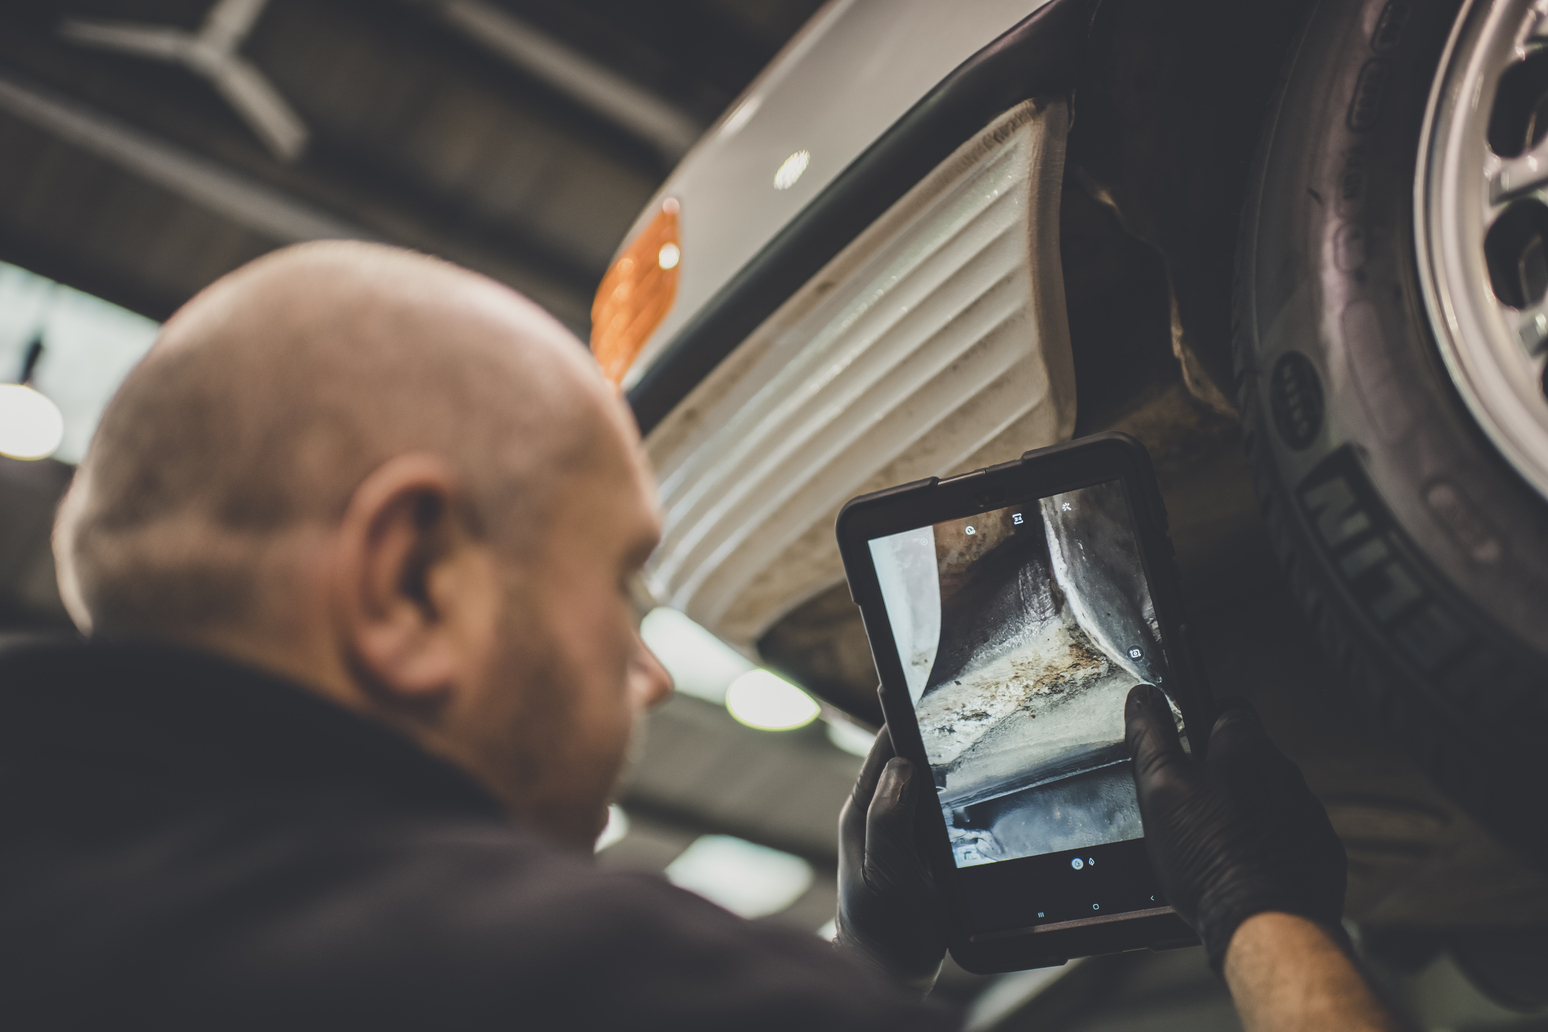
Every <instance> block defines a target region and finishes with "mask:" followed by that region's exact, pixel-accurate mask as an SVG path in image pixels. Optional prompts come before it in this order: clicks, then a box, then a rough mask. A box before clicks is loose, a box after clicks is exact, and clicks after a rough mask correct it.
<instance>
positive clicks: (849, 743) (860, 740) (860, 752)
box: [828, 717, 876, 756]
mask: <svg viewBox="0 0 1548 1032" xmlns="http://www.w3.org/2000/svg"><path fill="white" fill-rule="evenodd" d="M828 741H830V742H832V743H833V744H834V745H836V746H838V748H840V749H842V750H844V751H845V752H847V753H849V754H850V755H852V756H868V755H870V752H871V746H872V745H873V744H874V743H875V742H876V736H875V735H874V734H872V733H871V732H869V731H867V730H866V729H865V728H863V727H861V726H860V725H859V724H851V723H850V722H849V721H847V720H844V719H842V718H839V717H834V718H832V719H830V720H829V721H828Z"/></svg>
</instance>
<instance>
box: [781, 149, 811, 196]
mask: <svg viewBox="0 0 1548 1032" xmlns="http://www.w3.org/2000/svg"><path fill="white" fill-rule="evenodd" d="M811 161H812V154H811V151H804V150H798V151H796V152H795V153H794V154H792V155H790V157H788V158H786V159H785V160H784V162H783V163H782V164H781V165H780V166H779V171H777V172H775V173H774V189H776V190H788V189H790V188H791V187H792V186H795V185H796V180H798V179H800V178H801V173H802V172H805V171H806V166H807V165H809V164H811Z"/></svg>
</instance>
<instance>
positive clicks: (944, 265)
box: [646, 99, 1075, 653]
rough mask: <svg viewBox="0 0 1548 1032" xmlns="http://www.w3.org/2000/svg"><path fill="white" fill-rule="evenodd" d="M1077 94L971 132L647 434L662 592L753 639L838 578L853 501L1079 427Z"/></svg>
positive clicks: (730, 632) (725, 634)
mask: <svg viewBox="0 0 1548 1032" xmlns="http://www.w3.org/2000/svg"><path fill="white" fill-rule="evenodd" d="M1068 124H1069V123H1068V107H1067V106H1066V104H1065V102H1064V101H1063V100H1062V99H1051V100H1044V101H1037V100H1030V101H1026V102H1024V103H1022V104H1019V105H1017V106H1016V107H1014V108H1012V109H1011V110H1009V111H1007V112H1006V113H1005V114H1004V115H1002V116H1001V117H1000V118H999V119H997V120H996V121H995V122H994V123H993V124H992V125H990V126H987V127H985V128H984V129H983V130H981V131H980V132H979V133H977V134H975V135H974V136H973V138H971V139H969V140H968V141H967V142H966V143H964V144H963V145H962V146H961V147H960V148H958V150H957V151H956V152H955V153H954V154H952V155H951V156H950V157H949V158H947V160H945V161H943V162H941V164H940V165H939V166H937V167H936V169H935V170H934V171H932V172H931V173H930V174H928V175H927V176H925V178H924V179H922V180H921V181H920V182H919V183H918V184H917V185H916V186H915V187H914V188H913V189H912V190H910V191H909V192H908V194H906V195H905V196H904V197H903V198H902V199H900V200H899V201H898V202H897V203H895V204H894V205H893V206H892V207H891V208H890V209H889V210H888V211H887V212H886V213H885V214H883V215H882V216H881V217H880V218H878V219H877V220H876V221H875V222H873V223H872V224H871V226H870V227H869V228H867V229H866V230H865V231H864V232H862V233H861V234H860V235H859V236H858V237H857V238H855V240H853V241H852V242H851V243H850V244H849V246H847V247H846V248H845V249H844V250H843V251H841V252H840V253H839V254H838V255H837V256H835V257H834V258H833V259H832V260H831V261H830V262H828V264H827V265H826V266H825V267H824V268H823V269H822V270H821V271H819V272H818V273H817V275H815V276H813V277H812V278H811V279H810V280H809V281H808V282H807V284H806V285H805V286H804V287H802V288H801V289H800V290H798V291H797V292H796V293H795V294H794V295H793V296H792V297H791V298H790V299H789V300H788V301H786V302H785V304H784V305H782V306H781V307H780V308H779V310H777V311H776V312H775V313H774V314H773V315H771V316H770V317H769V318H768V319H767V320H765V321H764V323H763V324H762V325H761V326H759V327H758V329H756V330H755V331H754V332H753V333H752V334H751V335H750V336H748V337H747V338H746V339H745V340H744V341H743V342H742V343H741V344H740V345H739V346H738V347H737V348H736V350H735V351H733V352H732V353H731V354H730V355H729V356H728V357H727V358H726V359H725V360H724V361H723V362H721V363H720V365H719V366H718V367H717V368H716V369H715V370H714V371H713V372H711V373H710V375H709V376H708V377H707V378H706V379H705V380H704V381H702V382H701V383H700V384H699V385H698V386H697V387H696V388H694V389H693V390H692V391H691V392H690V393H689V394H688V396H687V397H686V398H684V399H683V401H682V402H681V403H680V404H679V405H677V406H676V407H675V408H674V409H673V411H672V412H671V414H670V415H668V416H667V417H666V419H665V420H663V421H662V422H661V424H660V425H659V426H657V427H656V428H655V429H654V430H653V431H652V432H651V434H650V435H649V437H648V438H647V441H646V446H647V448H648V450H649V452H650V456H651V460H652V462H653V463H654V465H655V467H656V472H657V476H658V477H659V479H660V484H661V501H662V507H663V514H664V516H665V532H664V536H663V539H662V543H661V546H660V547H659V548H658V549H657V550H656V553H655V554H654V555H653V556H652V557H651V560H650V563H649V564H648V565H647V567H646V582H647V584H648V586H649V588H650V590H651V592H652V594H653V595H654V596H655V597H656V599H657V600H658V601H660V602H661V603H663V604H665V605H669V606H672V607H673V608H676V609H680V610H682V611H683V612H686V613H687V614H688V615H689V616H691V617H692V618H693V619H695V620H696V621H698V622H699V623H701V624H703V625H704V626H706V627H708V628H710V629H711V630H712V631H714V632H715V633H716V634H718V635H720V636H721V637H722V638H723V639H725V640H726V641H728V642H730V643H731V644H732V645H735V646H737V647H739V648H742V649H744V650H747V651H748V652H750V653H751V652H753V651H754V644H755V642H756V641H757V639H758V638H759V636H760V635H761V634H762V633H763V632H764V631H765V630H767V628H768V627H769V626H770V625H771V624H772V623H773V622H774V621H776V620H777V619H779V617H781V616H782V615H783V614H784V613H786V612H788V611H789V610H790V609H792V608H793V607H794V606H796V605H799V604H800V603H802V602H804V601H806V600H807V599H809V598H811V597H812V596H813V595H815V594H816V593H818V592H820V591H822V590H823V589H825V588H827V587H829V586H831V585H833V584H836V583H838V582H840V581H842V579H843V567H842V563H841V561H840V558H839V553H838V547H837V545H836V543H835V541H834V538H833V521H834V519H835V517H836V516H837V514H838V510H839V507H840V506H841V505H842V504H843V502H844V501H845V499H847V498H849V497H850V496H852V495H855V494H859V493H862V492H865V491H873V490H877V489H880V488H884V487H888V486H891V485H893V484H898V483H903V482H907V481H911V480H916V479H919V478H921V477H927V476H945V475H948V474H951V473H955V472H960V471H963V470H969V469H975V468H978V467H980V466H987V465H991V464H994V463H998V462H1004V461H1007V460H1009V459H1014V458H1016V457H1017V456H1019V455H1021V454H1022V452H1024V451H1027V450H1028V449H1032V448H1039V447H1044V446H1047V445H1050V444H1054V443H1056V442H1058V441H1062V440H1065V439H1067V438H1068V437H1069V436H1070V433H1071V432H1072V430H1073V428H1074V423H1075V385H1074V367H1073V360H1072V357H1071V354H1070V343H1069V326H1068V323H1067V321H1066V317H1065V309H1064V280H1063V276H1062V270H1061V266H1060V260H1059V198H1060V184H1061V183H1062V180H1063V169H1064V141H1065V134H1066V131H1067V128H1068Z"/></svg>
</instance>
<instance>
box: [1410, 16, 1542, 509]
mask: <svg viewBox="0 0 1548 1032" xmlns="http://www.w3.org/2000/svg"><path fill="white" fill-rule="evenodd" d="M1545 11H1548V2H1545V0H1535V2H1532V0H1506V2H1499V3H1488V2H1487V0H1471V2H1470V4H1469V5H1468V9H1467V10H1466V11H1465V12H1464V15H1463V17H1462V18H1461V19H1459V21H1458V23H1457V28H1456V30H1455V31H1454V33H1453V35H1452V38H1451V41H1450V42H1449V43H1448V45H1447V48H1446V53H1445V56H1444V57H1443V59H1442V61H1441V66H1440V71H1439V73H1438V74H1437V76H1436V80H1435V87H1434V89H1433V90H1432V92H1431V96H1430V104H1429V109H1428V111H1427V112H1426V118H1425V126H1424V135H1423V138H1422V139H1421V141H1420V152H1419V153H1420V155H1421V158H1422V161H1421V163H1420V168H1419V176H1418V178H1417V180H1416V184H1415V196H1414V204H1415V225H1416V229H1417V234H1416V240H1417V244H1418V258H1419V270H1420V280H1421V284H1422V286H1423V289H1424V294H1425V301H1426V304H1427V306H1428V308H1429V312H1430V317H1431V324H1432V328H1433V329H1434V331H1435V337H1436V341H1437V343H1438V344H1439V346H1440V351H1441V355H1442V357H1443V358H1444V360H1445V362H1446V366H1447V368H1448V370H1449V372H1450V374H1451V378H1452V380H1453V382H1454V383H1455V384H1456V386H1457V390H1458V391H1459V393H1460V394H1461V395H1462V398H1463V400H1464V401H1465V402H1466V403H1467V406H1468V408H1469V409H1470V410H1471V411H1472V413H1473V417H1474V418H1475V419H1476V420H1477V421H1478V423H1479V425H1480V426H1481V427H1482V428H1483V430H1484V432H1485V433H1487V434H1488V436H1489V437H1490V438H1491V439H1492V440H1493V441H1494V443H1495V445H1496V446H1497V447H1498V448H1499V450H1500V451H1501V453H1502V454H1503V455H1504V456H1505V458H1506V459H1507V460H1508V461H1509V462H1510V463H1511V464H1512V465H1513V466H1515V468H1516V469H1517V470H1518V471H1519V472H1520V473H1521V475H1522V476H1523V477H1524V478H1526V480H1527V481H1528V482H1529V483H1530V484H1532V485H1533V486H1534V487H1535V488H1536V489H1537V490H1538V492H1539V493H1541V494H1543V495H1544V496H1545V497H1548V393H1545V391H1548V385H1545V383H1544V373H1545V369H1544V367H1545V365H1548V13H1545Z"/></svg>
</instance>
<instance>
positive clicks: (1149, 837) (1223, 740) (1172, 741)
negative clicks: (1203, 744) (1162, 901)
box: [1124, 684, 1346, 974]
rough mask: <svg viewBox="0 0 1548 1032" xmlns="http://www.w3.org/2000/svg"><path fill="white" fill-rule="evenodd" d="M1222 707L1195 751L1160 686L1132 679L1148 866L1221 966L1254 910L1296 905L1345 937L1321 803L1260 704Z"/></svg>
mask: <svg viewBox="0 0 1548 1032" xmlns="http://www.w3.org/2000/svg"><path fill="white" fill-rule="evenodd" d="M1221 710H1222V711H1221V714H1220V717H1219V719H1218V720H1216V721H1215V727H1214V730H1213V731H1212V732H1211V733H1210V736H1209V748H1208V749H1207V750H1206V751H1205V759H1204V760H1203V761H1202V762H1196V761H1194V760H1191V759H1189V758H1188V756H1187V755H1186V754H1185V753H1184V752H1183V751H1182V745H1181V744H1180V743H1179V741H1178V738H1177V727H1176V725H1175V724H1174V723H1173V722H1172V711H1171V709H1170V707H1169V706H1168V705H1167V703H1166V699H1165V697H1164V696H1163V695H1162V694H1161V692H1160V691H1159V690H1158V689H1156V688H1153V687H1151V686H1150V685H1144V684H1142V685H1139V686H1138V687H1136V688H1134V689H1133V690H1132V691H1130V692H1129V699H1128V703H1127V705H1126V706H1125V708H1124V718H1125V721H1126V723H1127V725H1128V743H1129V754H1130V755H1131V756H1133V757H1134V786H1135V789H1136V790H1137V791H1138V793H1139V806H1140V816H1141V818H1142V819H1143V820H1144V824H1145V848H1146V851H1147V852H1148V853H1149V854H1150V863H1151V866H1152V867H1154V868H1155V872H1156V876H1157V878H1159V879H1160V881H1161V888H1162V891H1164V892H1165V893H1166V900H1167V902H1168V903H1170V904H1171V905H1172V907H1173V908H1174V909H1175V910H1176V911H1177V913H1178V914H1180V915H1181V916H1182V918H1183V920H1185V921H1187V922H1188V923H1189V924H1190V925H1192V926H1193V928H1194V929H1195V930H1196V931H1197V932H1198V933H1199V938H1200V939H1202V940H1203V941H1204V948H1205V950H1206V951H1207V953H1208V955H1209V963H1210V966H1211V967H1213V968H1214V969H1215V972H1216V973H1217V974H1218V973H1219V972H1220V970H1221V966H1222V965H1223V964H1224V963H1225V953H1226V947H1227V946H1229V945H1230V943H1231V936H1232V935H1234V934H1235V933H1236V929H1237V927H1238V926H1240V925H1241V923H1242V922H1243V921H1245V920H1247V919H1248V918H1249V917H1251V916H1252V915H1254V914H1260V913H1264V912H1266V911H1278V912H1281V913H1287V914H1298V915H1300V916H1301V917H1305V918H1309V919H1310V920H1312V921H1315V922H1317V923H1318V924H1321V925H1323V926H1324V927H1326V928H1327V929H1328V931H1329V932H1330V933H1331V934H1333V936H1334V937H1335V938H1336V939H1338V940H1340V941H1342V940H1343V938H1344V935H1343V931H1342V929H1341V927H1340V925H1339V920H1340V918H1341V917H1342V916H1343V912H1344V885H1345V879H1346V861H1345V858H1344V845H1343V843H1342V842H1340V841H1339V839H1338V836H1337V835H1335V834H1334V833H1333V825H1332V824H1330V823H1329V822H1328V814H1327V811H1326V810H1324V809H1323V807H1322V804H1321V803H1320V802H1318V801H1317V797H1316V796H1314V795H1312V794H1311V790H1310V789H1309V788H1307V787H1306V781H1305V779H1303V778H1302V777H1301V772H1300V770H1299V769H1298V768H1297V767H1296V765H1295V764H1293V763H1291V762H1290V761H1289V760H1288V759H1287V758H1286V757H1285V755H1284V754H1283V753H1281V752H1280V751H1279V750H1278V749H1276V748H1275V747H1274V743H1273V742H1271V741H1270V740H1269V736H1268V733H1267V732H1266V731H1264V730H1263V724H1262V722H1261V721H1260V720H1259V719H1258V714H1257V711H1256V710H1254V709H1253V708H1252V707H1251V706H1249V705H1248V704H1247V703H1246V702H1234V703H1231V704H1228V705H1224V706H1222V708H1221Z"/></svg>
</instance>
